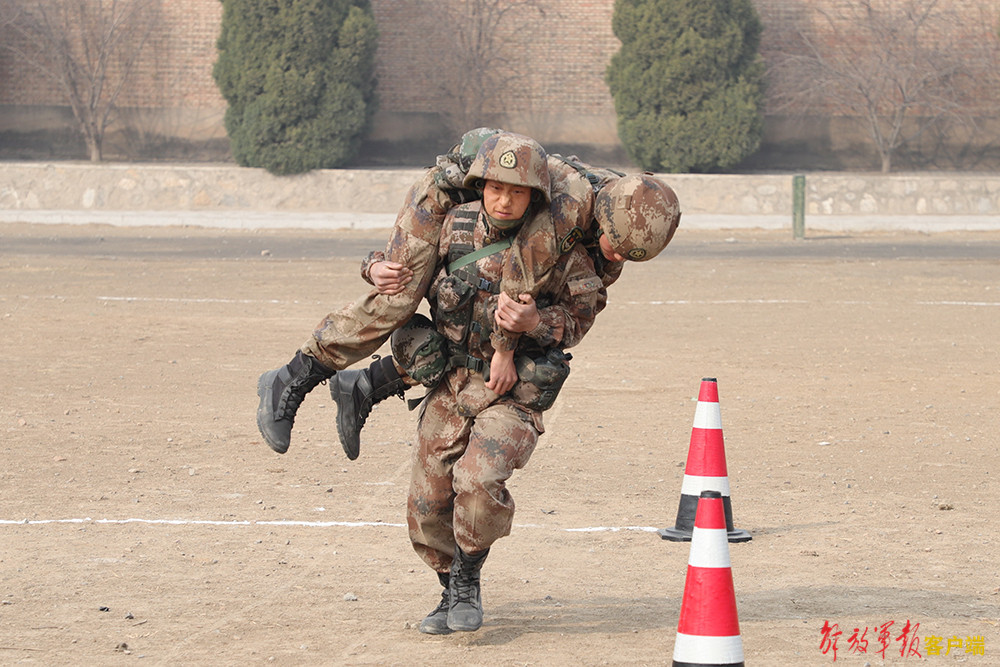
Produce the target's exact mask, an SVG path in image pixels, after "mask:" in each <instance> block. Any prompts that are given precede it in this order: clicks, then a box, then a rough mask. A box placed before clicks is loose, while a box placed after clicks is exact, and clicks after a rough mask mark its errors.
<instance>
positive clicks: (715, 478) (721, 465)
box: [657, 378, 753, 542]
mask: <svg viewBox="0 0 1000 667" xmlns="http://www.w3.org/2000/svg"><path fill="white" fill-rule="evenodd" d="M702 491H718V492H719V493H721V494H722V502H723V505H724V507H725V510H726V531H727V533H728V539H729V541H730V542H749V541H750V540H752V539H753V537H752V536H751V535H750V533H748V532H747V531H745V530H739V529H737V528H733V505H732V501H731V500H730V498H729V473H728V471H727V469H726V446H725V443H724V441H723V438H722V413H721V411H720V410H719V384H718V381H717V380H716V379H715V378H704V379H702V381H701V390H700V391H699V392H698V406H697V407H696V408H695V412H694V427H693V428H692V429H691V445H690V447H689V448H688V458H687V466H686V467H685V469H684V481H683V482H682V483H681V501H680V504H679V505H678V507H677V520H676V521H675V522H674V527H673V528H662V529H660V530H659V531H657V532H658V533H659V534H660V537H662V538H663V539H665V540H671V541H672V542H688V541H690V540H691V530H692V528H694V516H695V510H696V509H697V507H698V496H700V495H701V492H702Z"/></svg>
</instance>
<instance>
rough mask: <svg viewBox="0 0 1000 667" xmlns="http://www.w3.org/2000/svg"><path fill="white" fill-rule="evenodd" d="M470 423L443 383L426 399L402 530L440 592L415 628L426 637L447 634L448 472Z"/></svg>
mask: <svg viewBox="0 0 1000 667" xmlns="http://www.w3.org/2000/svg"><path fill="white" fill-rule="evenodd" d="M470 428H471V419H469V418H465V417H461V416H459V415H458V413H457V411H456V405H455V400H454V397H453V396H452V394H451V392H450V388H449V387H448V385H447V382H443V383H441V385H440V386H439V387H438V388H437V389H436V390H435V391H433V392H432V393H431V394H430V396H428V398H427V401H426V402H425V403H424V404H423V406H422V409H421V414H420V420H419V424H418V427H417V450H416V451H415V452H414V458H413V465H412V471H411V476H410V491H409V497H408V499H407V518H406V520H407V525H408V527H409V533H410V541H411V542H412V543H413V548H414V550H415V551H416V552H417V554H418V555H419V556H420V557H421V558H422V559H423V561H424V562H425V563H427V564H428V565H429V566H430V567H431V568H432V569H433V570H434V571H435V572H437V573H438V579H439V581H440V583H441V585H442V586H443V587H444V590H443V591H442V595H441V600H440V602H439V604H438V605H437V607H435V608H434V610H433V611H431V613H430V614H428V615H427V617H426V618H425V619H424V620H423V622H422V623H421V624H420V631H421V632H425V633H428V634H447V633H448V632H451V630H450V628H448V607H449V591H450V589H449V584H450V571H451V561H452V557H453V556H454V553H455V539H454V531H453V528H452V508H453V498H454V492H453V491H452V479H451V469H452V465H453V463H454V461H455V459H457V458H458V457H459V456H460V455H461V453H462V451H463V449H464V447H465V443H466V442H467V439H468V434H469V429H470Z"/></svg>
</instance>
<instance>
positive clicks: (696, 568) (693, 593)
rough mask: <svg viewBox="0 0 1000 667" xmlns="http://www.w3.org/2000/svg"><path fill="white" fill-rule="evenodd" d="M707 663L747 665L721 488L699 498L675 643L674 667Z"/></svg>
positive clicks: (714, 665) (703, 666) (734, 666)
mask: <svg viewBox="0 0 1000 667" xmlns="http://www.w3.org/2000/svg"><path fill="white" fill-rule="evenodd" d="M707 666H712V667H720V666H724V667H743V638H742V637H741V636H740V622H739V618H738V615H737V613H736V591H735V588H734V587H733V571H732V566H731V564H730V561H729V543H728V541H727V530H726V518H725V512H724V510H723V503H722V494H721V493H719V492H718V491H705V492H703V493H702V494H701V497H700V499H699V502H698V512H697V516H696V517H695V520H694V529H693V535H692V538H691V553H690V555H689V556H688V569H687V579H686V580H685V581H684V598H683V600H682V601H681V614H680V618H679V619H678V621H677V640H676V641H675V642H674V667H707Z"/></svg>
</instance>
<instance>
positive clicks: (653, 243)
mask: <svg viewBox="0 0 1000 667" xmlns="http://www.w3.org/2000/svg"><path fill="white" fill-rule="evenodd" d="M594 216H595V217H596V218H597V222H598V224H599V225H600V226H601V230H602V231H603V232H604V234H605V236H607V237H608V241H609V242H610V243H611V247H612V248H614V250H615V252H617V253H618V254H619V255H621V256H622V257H624V258H626V259H630V260H633V261H636V262H644V261H646V260H650V259H653V258H654V257H656V256H657V255H658V254H660V251H661V250H663V249H664V248H666V247H667V244H668V243H670V239H671V238H673V236H674V232H675V231H677V226H678V225H679V224H680V221H681V210H680V204H679V203H678V201H677V195H676V194H674V191H673V190H672V189H671V188H670V186H669V185H667V184H666V183H664V182H663V181H661V180H660V179H658V178H656V177H655V176H653V175H652V174H650V173H649V172H645V173H642V174H633V175H631V176H624V177H622V178H620V179H618V180H616V181H614V182H612V183H609V184H608V185H606V186H605V187H604V188H602V189H601V191H600V192H598V193H597V200H596V202H595V203H594Z"/></svg>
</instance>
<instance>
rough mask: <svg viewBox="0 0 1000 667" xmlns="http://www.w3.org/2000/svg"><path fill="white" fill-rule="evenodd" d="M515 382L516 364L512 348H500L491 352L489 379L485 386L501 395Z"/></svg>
mask: <svg viewBox="0 0 1000 667" xmlns="http://www.w3.org/2000/svg"><path fill="white" fill-rule="evenodd" d="M516 382H517V366H515V365H514V350H502V351H496V352H494V353H493V358H492V359H490V379H489V381H488V382H487V383H486V388H487V389H489V390H490V391H492V392H493V393H495V394H498V395H500V396H503V395H504V394H506V393H507V392H508V391H510V390H511V389H512V388H513V387H514V383H516Z"/></svg>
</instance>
